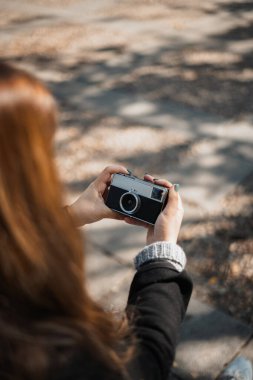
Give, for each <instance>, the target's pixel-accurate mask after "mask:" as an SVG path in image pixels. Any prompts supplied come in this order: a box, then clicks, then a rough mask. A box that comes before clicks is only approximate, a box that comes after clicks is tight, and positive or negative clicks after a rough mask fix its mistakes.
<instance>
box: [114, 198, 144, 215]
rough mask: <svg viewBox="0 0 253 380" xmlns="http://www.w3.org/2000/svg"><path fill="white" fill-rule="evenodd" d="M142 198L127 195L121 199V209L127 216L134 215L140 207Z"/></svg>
mask: <svg viewBox="0 0 253 380" xmlns="http://www.w3.org/2000/svg"><path fill="white" fill-rule="evenodd" d="M140 202H141V200H140V197H139V196H138V195H137V194H134V193H125V194H123V195H122V196H121V198H120V201H119V203H120V207H121V209H122V210H123V211H124V212H125V213H127V214H134V213H135V212H136V211H137V210H138V208H139V207H140Z"/></svg>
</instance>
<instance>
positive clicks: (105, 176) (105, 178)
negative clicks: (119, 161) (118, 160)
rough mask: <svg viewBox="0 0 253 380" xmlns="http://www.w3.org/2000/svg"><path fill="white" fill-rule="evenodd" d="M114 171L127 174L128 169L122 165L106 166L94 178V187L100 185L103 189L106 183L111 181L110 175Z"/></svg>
mask: <svg viewBox="0 0 253 380" xmlns="http://www.w3.org/2000/svg"><path fill="white" fill-rule="evenodd" d="M115 173H122V174H128V170H127V169H126V168H125V167H124V166H122V165H110V166H107V167H106V168H105V169H104V170H103V171H102V172H101V173H100V174H99V176H98V177H97V178H96V179H95V181H94V185H95V186H96V188H97V187H100V186H102V187H103V189H102V190H105V189H106V186H107V184H109V183H110V181H111V177H112V175H113V174H115Z"/></svg>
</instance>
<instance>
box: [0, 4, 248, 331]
mask: <svg viewBox="0 0 253 380" xmlns="http://www.w3.org/2000/svg"><path fill="white" fill-rule="evenodd" d="M0 12H1V17H0V27H1V29H0V54H1V59H2V60H5V61H8V62H12V63H15V64H18V65H19V66H21V67H24V68H26V69H29V70H30V71H32V72H34V73H35V74H36V75H37V76H39V77H40V78H41V79H42V80H44V81H45V82H46V84H47V85H48V86H49V88H50V89H51V90H52V92H53V94H54V95H55V97H56V99H57V101H58V104H59V110H60V128H59V130H58V131H57V135H56V160H57V165H58V168H59V171H60V175H61V178H62V180H63V182H64V184H65V185H66V189H67V201H68V202H70V201H71V200H73V199H75V197H76V196H77V195H78V194H79V193H80V192H81V191H82V190H83V189H84V188H85V187H86V186H87V185H88V184H89V183H90V182H91V181H92V180H93V179H94V178H95V176H96V175H97V174H98V173H99V172H100V171H101V170H102V169H103V168H104V167H105V166H106V165H108V164H111V163H121V164H123V165H125V166H126V167H127V168H130V169H131V170H132V171H133V173H134V174H136V175H138V176H140V177H142V176H143V175H144V173H150V174H152V175H154V176H155V177H156V178H168V179H169V180H170V181H172V182H174V183H179V184H180V186H181V187H180V191H181V195H182V197H183V200H184V204H185V221H184V225H183V229H182V233H181V236H180V243H181V244H182V245H183V247H184V248H185V250H186V252H187V254H188V269H189V271H190V272H191V275H192V276H193V278H194V281H195V284H196V286H195V293H194V294H195V296H196V297H198V299H200V300H201V301H204V302H207V303H209V304H211V305H215V306H218V307H221V308H222V309H223V310H225V311H226V312H227V313H229V314H230V315H232V316H234V317H236V318H239V319H241V320H242V321H244V322H246V323H249V324H253V313H252V311H253V310H252V308H253V307H252V305H253V292H252V286H253V280H252V279H253V234H252V231H253V218H252V216H253V215H252V208H253V207H252V199H253V196H252V189H253V165H252V163H253V149H252V143H253V129H252V126H253V104H252V94H253V2H252V1H241V0H206V1H202V2H200V1H198V0H177V1H173V0H160V1H159V0H156V1H155V0H154V1H152V0H135V1H133V0H122V1H117V0H83V1H80V0H11V1H9V0H0ZM87 236H88V240H89V252H90V254H89V257H88V273H89V278H90V281H91V285H90V286H91V291H92V292H93V293H94V295H95V296H96V297H97V298H98V299H101V298H102V299H103V300H107V301H108V300H110V302H112V304H113V305H114V306H115V305H119V307H121V306H122V305H123V301H124V300H125V297H126V294H127V288H128V286H129V279H130V277H131V276H132V273H133V269H132V264H131V261H132V258H133V256H134V254H136V253H137V251H138V249H139V248H140V247H142V246H143V244H144V241H145V240H144V232H143V231H142V230H139V229H137V228H135V227H132V226H124V225H122V224H119V223H116V222H112V221H103V222H101V223H98V224H97V225H96V226H91V227H89V228H88V232H87ZM98 279H99V281H97V280H98ZM105 284H106V286H107V288H106V290H105Z"/></svg>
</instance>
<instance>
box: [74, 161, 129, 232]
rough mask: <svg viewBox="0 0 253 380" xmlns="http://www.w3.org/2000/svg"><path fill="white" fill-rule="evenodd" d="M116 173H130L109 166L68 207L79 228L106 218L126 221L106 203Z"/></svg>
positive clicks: (117, 166)
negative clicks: (105, 199)
mask: <svg viewBox="0 0 253 380" xmlns="http://www.w3.org/2000/svg"><path fill="white" fill-rule="evenodd" d="M115 173H122V174H128V171H127V169H126V168H125V167H124V166H121V165H111V166H107V167H106V168H105V169H104V170H103V171H102V172H101V173H100V175H99V176H98V177H97V178H96V179H95V180H94V181H93V182H92V183H91V184H90V185H89V187H88V188H87V189H86V190H85V191H84V192H83V193H82V194H81V195H80V196H79V198H77V200H76V201H75V202H74V203H73V204H72V205H70V206H68V209H69V211H70V213H71V214H72V215H73V217H74V219H75V222H76V225H77V227H81V226H83V225H85V224H90V223H94V222H97V221H99V220H101V219H104V218H111V219H124V217H123V216H122V215H120V214H119V213H116V212H114V211H112V210H111V209H109V208H108V207H107V206H106V205H105V203H104V198H105V196H106V193H107V190H108V186H110V183H111V178H112V175H113V174H115Z"/></svg>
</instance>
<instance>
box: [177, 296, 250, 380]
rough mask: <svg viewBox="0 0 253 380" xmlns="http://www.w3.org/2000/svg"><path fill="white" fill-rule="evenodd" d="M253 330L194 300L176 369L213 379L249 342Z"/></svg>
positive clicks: (195, 376) (184, 331) (188, 313)
mask: <svg viewBox="0 0 253 380" xmlns="http://www.w3.org/2000/svg"><path fill="white" fill-rule="evenodd" d="M252 333H253V330H252V328H251V327H249V326H247V325H245V324H243V323H241V322H239V321H237V320H235V319H234V318H232V317H230V316H228V315H226V314H224V313H223V312H221V311H218V310H216V309H214V308H212V307H209V306H207V305H204V304H202V303H200V302H199V301H197V300H196V299H192V300H191V302H190V305H189V309H188V312H187V316H186V319H185V321H184V323H183V325H182V330H181V336H180V341H179V344H178V347H177V353H176V359H175V367H176V368H182V369H183V370H184V371H185V372H186V373H189V375H191V376H192V377H193V378H203V377H204V378H206V379H209V378H210V379H211V378H212V379H214V378H216V376H217V375H218V374H219V373H220V372H221V371H222V369H223V368H224V366H225V365H226V364H227V363H228V362H230V361H231V359H232V358H233V357H234V356H235V355H237V354H238V352H240V350H241V348H242V347H243V346H244V344H245V343H246V342H247V341H248V340H249V338H250V336H251V335H252Z"/></svg>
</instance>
